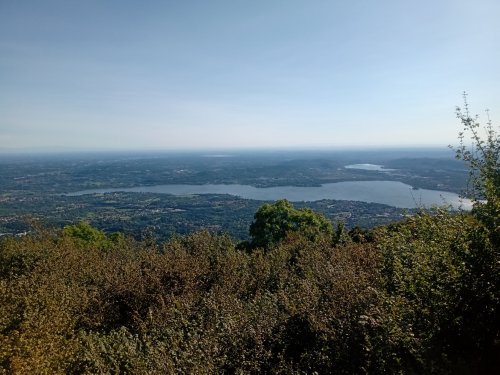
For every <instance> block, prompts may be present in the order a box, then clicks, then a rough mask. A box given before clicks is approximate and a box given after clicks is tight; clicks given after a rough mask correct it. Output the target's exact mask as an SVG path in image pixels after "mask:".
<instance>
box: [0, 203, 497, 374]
mask: <svg viewBox="0 0 500 375" xmlns="http://www.w3.org/2000/svg"><path fill="white" fill-rule="evenodd" d="M493 240H494V237H493V236H492V233H491V231H490V230H489V229H488V228H487V226H485V225H484V224H482V223H481V222H479V221H478V220H476V219H475V218H474V217H472V216H470V215H465V214H464V215H450V214H448V213H445V212H436V213H434V214H433V215H429V214H425V213H423V214H420V215H417V216H415V217H413V218H410V219H407V220H406V221H404V222H401V223H398V224H395V225H392V226H389V227H381V228H378V229H376V230H375V231H373V232H371V233H370V234H369V235H368V233H362V232H356V231H353V232H351V236H349V235H347V234H345V233H344V235H343V236H341V237H337V238H336V241H332V237H331V236H323V237H321V236H314V237H311V236H307V235H306V234H303V233H301V232H300V231H296V232H291V233H289V234H288V235H287V236H286V237H285V238H284V239H283V240H282V241H280V242H278V243H277V244H273V245H271V246H270V247H267V248H253V249H249V250H246V251H244V250H238V249H236V247H235V244H234V243H233V242H232V241H231V239H230V238H228V237H225V236H214V235H211V234H209V233H208V232H199V233H196V234H193V235H190V236H187V237H178V238H174V239H172V240H170V241H168V242H166V243H164V244H163V245H161V246H158V245H157V244H156V242H154V241H150V242H148V241H145V242H136V241H134V240H133V239H125V238H124V237H123V236H121V235H114V236H106V235H104V233H102V232H100V231H98V230H96V229H94V228H92V227H89V226H86V225H79V226H74V227H68V228H66V229H65V230H64V231H63V232H61V233H59V234H58V235H54V234H52V233H47V232H43V231H41V232H39V233H37V234H35V235H30V236H26V237H24V238H18V239H15V238H4V239H3V240H2V242H1V244H0V267H1V268H0V280H1V281H0V348H1V349H0V368H1V369H2V370H3V372H6V373H109V372H111V373H172V372H174V371H175V372H186V373H260V372H276V373H280V372H281V373H312V372H314V371H316V372H318V373H422V372H426V373H432V372H439V373H473V372H478V371H479V372H488V371H493V370H494V369H495V368H496V369H498V365H499V364H498V362H495V360H498V357H497V356H496V354H498V327H499V325H498V313H497V312H498V287H499V278H498V276H499V273H498V261H499V259H498V243H493V242H492V241H493ZM334 242H335V243H334Z"/></svg>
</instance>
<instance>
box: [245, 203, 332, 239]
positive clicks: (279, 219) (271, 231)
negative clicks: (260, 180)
mask: <svg viewBox="0 0 500 375" xmlns="http://www.w3.org/2000/svg"><path fill="white" fill-rule="evenodd" d="M254 219H255V220H254V222H253V223H252V224H251V225H250V236H251V237H252V242H251V245H252V247H254V248H255V247H263V248H268V247H270V246H272V245H273V244H276V243H278V242H279V241H281V240H282V239H284V238H285V236H286V235H287V233H289V232H299V233H301V234H302V235H304V236H305V237H306V238H308V239H310V240H315V239H317V238H319V237H320V236H325V235H326V236H329V237H331V236H332V235H333V226H332V223H331V222H330V220H328V219H327V218H326V217H325V216H323V215H321V214H319V213H316V212H314V211H313V210H311V209H309V208H301V209H296V208H294V207H293V205H292V204H291V203H290V202H289V201H288V200H286V199H281V200H278V201H277V202H276V203H274V204H264V205H263V206H262V207H260V208H259V209H258V210H257V212H256V213H255V215H254Z"/></svg>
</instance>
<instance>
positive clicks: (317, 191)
mask: <svg viewBox="0 0 500 375" xmlns="http://www.w3.org/2000/svg"><path fill="white" fill-rule="evenodd" d="M113 192H133V193H157V194H158V193H159V194H172V195H198V194H229V195H234V196H237V197H241V198H245V199H253V200H260V201H274V200H278V199H282V198H286V199H288V200H289V201H291V202H302V201H304V202H310V201H318V200H323V199H333V200H349V201H361V202H368V203H381V204H387V205H389V206H393V207H399V208H418V207H427V208H429V207H431V206H435V205H450V206H451V207H453V208H454V209H458V208H462V209H465V210H470V209H471V207H472V204H471V202H470V201H469V200H466V199H462V198H460V197H459V196H458V195H457V194H455V193H450V192H446V191H439V190H427V189H413V188H412V187H411V186H410V185H406V184H403V183H402V182H397V181H346V182H337V183H330V184H324V185H321V186H317V187H298V186H276V187H267V188H256V187H254V186H250V185H237V184H232V185H211V184H207V185H154V186H137V187H131V188H109V189H92V190H82V191H77V192H73V193H68V194H67V195H68V196H78V195H84V194H103V193H113Z"/></svg>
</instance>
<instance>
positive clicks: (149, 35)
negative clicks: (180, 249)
mask: <svg viewBox="0 0 500 375" xmlns="http://www.w3.org/2000/svg"><path fill="white" fill-rule="evenodd" d="M499 16H500V2H499V1H497V0H478V1H475V2H470V1H462V0H443V1H435V0H434V1H430V0H424V1H420V2H403V1H396V0H388V1H382V2H375V1H368V0H359V1H350V2H340V1H315V2H310V1H309V2H307V1H298V0H289V1H267V2H264V1H253V2H245V1H242V0H233V1H228V0H221V1H211V2H203V1H183V2H175V1H148V2H135V1H129V0H125V1H114V0H112V1H107V2H101V1H94V0H90V1H70V0H66V1H62V0H47V1H43V2H40V1H23V2H19V1H2V2H0V152H2V153H5V152H20V151H31V152H33V151H56V152H57V151H91V150H99V151H102V150H108V151H113V150H181V149H186V150H187V149H189V150H193V149H204V150H211V149H212V150H216V149H269V148H325V147H382V146H398V147H404V146H446V145H447V144H449V143H453V142H455V141H456V138H457V133H458V131H460V130H461V127H460V124H459V122H458V120H457V119H456V118H455V115H454V110H455V107H456V106H457V105H461V104H462V97H461V93H462V92H463V91H464V90H465V91H467V92H468V94H469V95H470V96H469V102H470V105H471V110H472V112H473V113H479V114H480V116H481V119H482V120H483V122H484V119H485V116H484V112H483V110H484V109H485V108H489V109H490V114H491V117H492V120H493V123H494V124H498V122H499V118H500V69H499V68H498V67H499V66H500V49H499V48H498V46H499V45H500V24H499V23H498V17H499Z"/></svg>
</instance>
